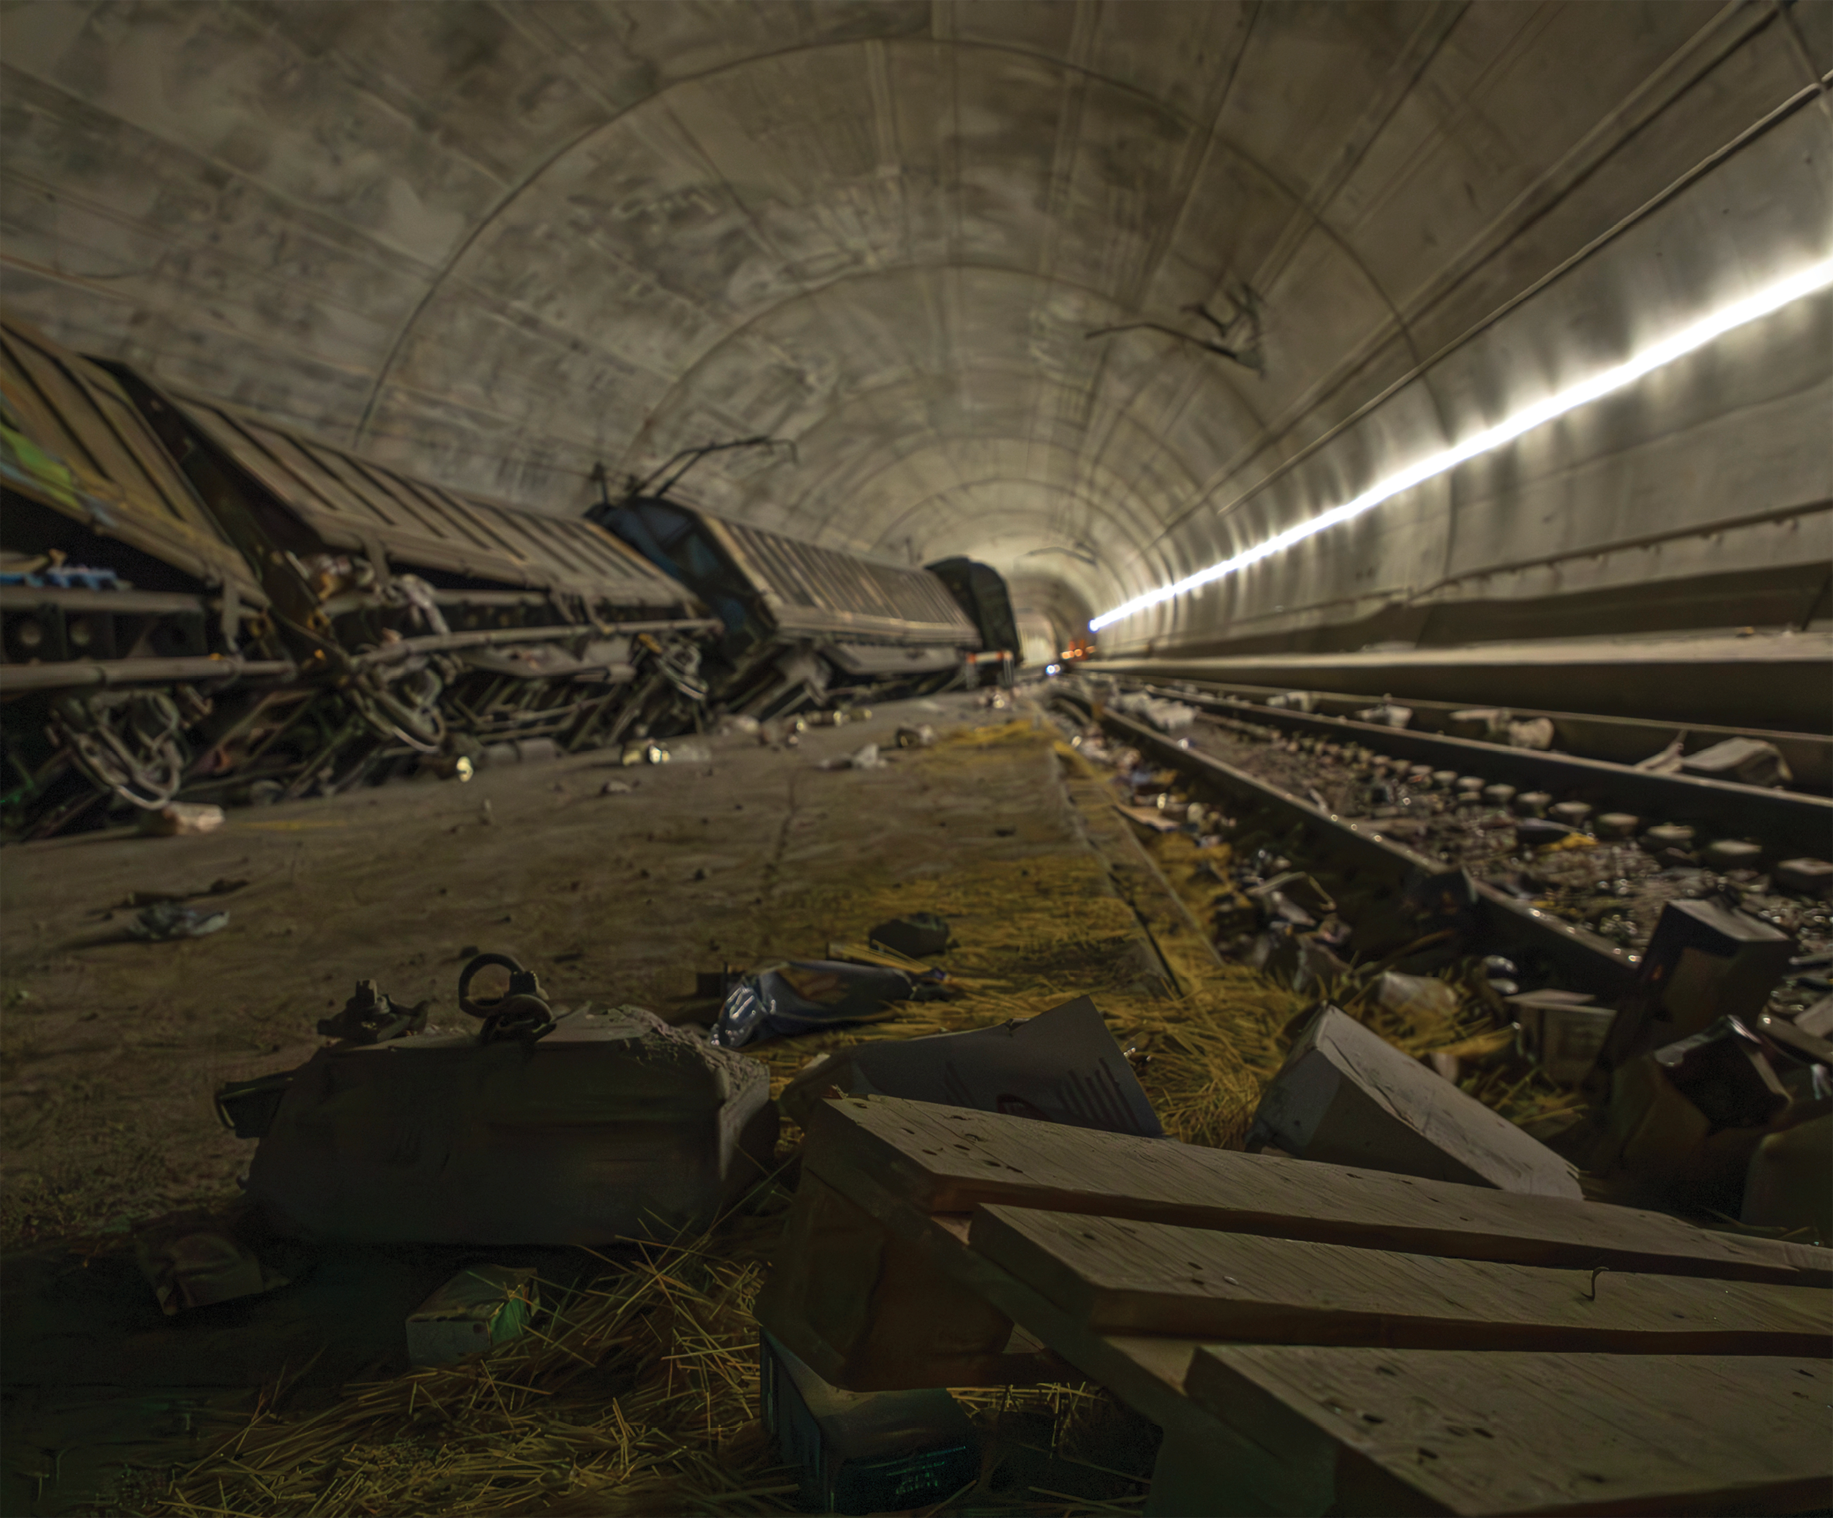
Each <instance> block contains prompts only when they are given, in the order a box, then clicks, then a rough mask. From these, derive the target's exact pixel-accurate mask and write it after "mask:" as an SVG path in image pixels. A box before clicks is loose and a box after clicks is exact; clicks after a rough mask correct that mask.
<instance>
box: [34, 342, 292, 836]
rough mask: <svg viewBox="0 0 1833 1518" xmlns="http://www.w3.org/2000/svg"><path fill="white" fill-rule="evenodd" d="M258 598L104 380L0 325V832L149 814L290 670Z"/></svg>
mask: <svg viewBox="0 0 1833 1518" xmlns="http://www.w3.org/2000/svg"><path fill="white" fill-rule="evenodd" d="M269 610H270V609H269V606H268V601H267V593H266V591H265V590H264V589H263V587H262V585H261V582H260V579H259V578H258V577H257V576H256V575H255V574H254V572H253V571H252V570H251V569H250V567H249V565H248V563H247V562H246V561H245V559H244V558H243V556H242V554H241V552H240V551H239V550H238V549H237V547H236V546H235V545H234V544H233V543H232V542H231V541H230V540H229V538H228V537H227V536H226V535H225V534H224V533H223V531H222V530H221V529H220V528H219V527H218V525H217V524H216V521H215V520H214V518H213V517H212V516H211V514H210V513H209V511H207V510H206V509H205V506H204V504H203V502H202V500H200V499H199V497H198V495H197V493H196V491H195V489H194V488H193V487H192V485H191V483H190V481H189V480H188V479H187V478H186V476H185V474H184V473H183V472H182V471H181V470H180V469H179V468H178V466H177V464H176V462H175V461H174V460H173V459H172V458H171V457H170V456H169V455H168V454H167V452H166V451H165V449H164V448H163V447H162V446H161V444H160V441H159V439H158V438H157V437H156V436H155V435H154V433H153V431H152V429H151V428H150V427H148V426H147V424H146V422H145V421H144V419H143V418H142V417H141V415H140V413H139V412H138V411H137V410H136V409H135V407H134V406H133V404H132V403H131V402H130V401H129V399H128V397H127V395H126V394H125V392H124V391H123V389H122V387H121V385H120V384H119V383H118V382H117V381H116V379H115V378H114V376H113V375H111V374H110V373H109V372H108V371H107V370H105V369H103V368H102V367H101V366H99V365H98V364H96V363H94V362H92V361H91V360H89V359H85V358H83V357H81V356H79V355H77V354H74V353H71V352H69V351H68V350H67V349H65V348H62V347H60V346H59V345H58V344H57V343H55V342H53V341H51V339H49V338H48V337H46V336H45V335H44V334H43V333H40V332H36V331H34V330H32V329H31V328H28V327H25V326H22V325H21V324H19V323H16V322H6V323H3V324H0V770H3V771H4V778H3V779H0V798H3V799H0V827H3V828H4V832H5V835H6V836H8V837H46V836H49V835H50V834H52V833H55V832H58V831H59V830H61V829H64V828H68V827H72V826H78V827H82V826H93V825H96V824H97V823H100V822H104V821H106V820H108V818H109V816H110V814H111V813H112V814H114V815H116V816H119V815H121V814H127V815H132V814H133V813H134V812H135V810H136V809H150V808H155V807H159V806H163V805H165V804H166V803H167V802H168V801H170V800H172V799H173V798H174V797H175V796H177V795H179V794H180V792H181V791H182V790H184V789H185V787H186V786H187V784H188V783H189V782H191V781H192V780H193V779H195V778H196V776H197V775H198V772H199V768H200V766H202V767H204V768H206V769H207V768H208V767H209V764H210V756H211V754H212V753H213V751H214V749H215V746H216V736H217V734H218V733H220V732H222V731H226V730H228V729H230V728H233V727H234V726H235V725H236V724H238V723H240V722H241V721H243V720H244V719H245V717H246V716H247V714H248V713H249V712H251V711H254V710H257V709H258V708H259V707H260V706H261V704H262V703H263V702H264V701H265V700H266V699H267V698H268V696H269V695H271V693H272V692H273V691H275V690H277V689H279V688H281V687H282V685H283V683H284V682H285V681H287V680H289V679H290V678H291V677H292V675H293V664H292V662H291V660H290V659H289V658H288V657H287V655H286V652H285V648H284V645H283V644H282V643H281V641H280V640H279V639H278V638H277V637H276V635H275V632H274V629H273V625H272V619H271V617H270V615H269Z"/></svg>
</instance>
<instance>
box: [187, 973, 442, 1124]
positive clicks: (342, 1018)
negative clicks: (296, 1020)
mask: <svg viewBox="0 0 1833 1518" xmlns="http://www.w3.org/2000/svg"><path fill="white" fill-rule="evenodd" d="M432 1005H433V1004H432V1002H431V1001H423V1002H421V1003H419V1004H418V1005H417V1006H414V1007H411V1008H409V1007H399V1006H396V1005H395V1004H394V1003H393V1002H392V1001H390V1000H389V999H388V998H387V997H386V996H384V995H383V994H382V993H381V992H380V991H378V990H377V989H376V983H375V982H374V981H373V980H359V981H358V982H357V983H356V992H355V994H354V995H353V996H351V998H350V1000H349V1001H347V1002H345V1003H344V1009H343V1011H341V1012H339V1013H338V1014H337V1015H336V1016H335V1017H323V1018H320V1019H319V1021H318V1032H319V1033H320V1035H321V1036H323V1037H325V1038H335V1039H339V1040H341V1041H342V1042H344V1043H346V1044H382V1043H386V1042H388V1040H389V1039H391V1038H405V1037H407V1036H408V1035H409V1034H412V1033H419V1032H420V1031H421V1030H422V1029H424V1028H425V1027H426V1014H427V1010H428V1009H429V1008H430V1007H431V1006H432ZM219 1101H220V1097H219Z"/></svg>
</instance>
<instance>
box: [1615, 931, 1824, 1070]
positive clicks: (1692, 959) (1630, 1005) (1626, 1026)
mask: <svg viewBox="0 0 1833 1518" xmlns="http://www.w3.org/2000/svg"><path fill="white" fill-rule="evenodd" d="M1793 947H1794V946H1793V945H1792V944H1791V943H1790V942H1789V939H1788V936H1787V935H1786V934H1784V933H1782V932H1780V931H1779V930H1778V929H1776V928H1773V927H1771V926H1770V925H1769V924H1768V923H1764V922H1756V921H1753V920H1752V919H1750V918H1748V917H1745V916H1743V915H1742V914H1740V913H1736V912H1730V911H1727V910H1726V909H1725V908H1723V907H1721V906H1717V905H1714V904H1713V903H1712V902H1709V901H1670V902H1669V903H1668V904H1667V905H1666V906H1665V907H1664V908H1663V909H1662V912H1661V920H1660V921H1659V922H1658V923H1656V925H1655V932H1654V936H1653V937H1651V938H1650V939H1649V942H1648V947H1647V949H1646V950H1644V952H1643V955H1642V962H1641V964H1640V965H1639V966H1638V967H1637V971H1636V980H1635V984H1634V985H1632V986H1631V987H1630V989H1629V992H1628V994H1627V995H1625V996H1624V998H1623V1001H1622V1003H1621V1005H1620V1006H1619V1007H1618V1009H1617V1015H1616V1018H1615V1020H1614V1021H1613V1022H1612V1024H1611V1027H1610V1032H1609V1034H1608V1035H1607V1036H1606V1038H1605V1040H1604V1046H1603V1048H1602V1049H1601V1050H1600V1051H1599V1055H1598V1062H1599V1065H1600V1067H1601V1068H1602V1069H1603V1070H1605V1071H1608V1070H1611V1069H1614V1068H1615V1067H1617V1066H1618V1065H1622V1064H1625V1063H1627V1062H1628V1061H1630V1060H1633V1059H1635V1058H1636V1057H1637V1056H1638V1055H1640V1054H1643V1053H1646V1052H1648V1051H1649V1050H1651V1049H1654V1048H1656V1047H1658V1046H1660V1045H1663V1044H1668V1043H1672V1042H1673V1041H1674V1040H1675V1039H1677V1038H1684V1037H1686V1036H1688V1035H1689V1034H1693V1033H1698V1032H1700V1031H1701V1030H1702V1029H1704V1028H1705V1027H1707V1026H1708V1025H1709V1024H1710V1023H1712V1022H1713V1021H1714V1020H1715V1019H1717V1018H1720V1017H1735V1018H1740V1019H1744V1020H1749V1019H1752V1018H1755V1017H1756V1016H1757V1014H1758V1013H1760V1012H1761V1011H1762V1010H1763V1006H1764V1003H1765V1002H1767V1001H1768V999H1769V994H1770V992H1771V991H1772V990H1773V989H1774V988H1775V985H1776V983H1777V981H1779V980H1780V979H1781V978H1782V976H1783V975H1784V974H1786V973H1787V971H1788V968H1789V956H1790V954H1791V952H1792V951H1793Z"/></svg>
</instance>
